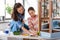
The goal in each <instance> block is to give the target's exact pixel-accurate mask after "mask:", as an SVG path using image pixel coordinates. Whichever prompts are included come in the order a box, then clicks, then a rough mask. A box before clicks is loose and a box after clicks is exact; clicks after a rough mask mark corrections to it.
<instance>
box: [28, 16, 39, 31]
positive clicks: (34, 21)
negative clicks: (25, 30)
mask: <svg viewBox="0 0 60 40" xmlns="http://www.w3.org/2000/svg"><path fill="white" fill-rule="evenodd" d="M28 26H29V27H31V26H32V27H33V28H34V29H35V30H36V31H38V16H37V15H36V16H35V17H34V18H32V17H29V18H28Z"/></svg>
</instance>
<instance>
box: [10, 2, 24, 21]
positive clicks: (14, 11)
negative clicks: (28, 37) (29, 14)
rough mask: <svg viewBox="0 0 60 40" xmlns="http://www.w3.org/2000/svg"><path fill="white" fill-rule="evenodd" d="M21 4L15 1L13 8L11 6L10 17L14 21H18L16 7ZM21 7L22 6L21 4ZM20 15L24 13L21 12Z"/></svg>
mask: <svg viewBox="0 0 60 40" xmlns="http://www.w3.org/2000/svg"><path fill="white" fill-rule="evenodd" d="M21 6H22V4H21V3H15V5H14V8H13V12H12V16H11V17H12V18H13V19H14V20H15V21H18V15H17V14H18V12H17V8H19V7H21ZM22 7H23V6H22ZM23 8H24V7H23ZM21 15H22V16H24V13H23V14H21Z"/></svg>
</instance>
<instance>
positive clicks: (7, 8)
mask: <svg viewBox="0 0 60 40" xmlns="http://www.w3.org/2000/svg"><path fill="white" fill-rule="evenodd" d="M6 11H7V13H9V14H11V11H12V7H11V6H9V5H7V6H6Z"/></svg>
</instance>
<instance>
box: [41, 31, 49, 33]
mask: <svg viewBox="0 0 60 40" xmlns="http://www.w3.org/2000/svg"><path fill="white" fill-rule="evenodd" d="M41 31H43V32H48V33H49V30H41Z"/></svg>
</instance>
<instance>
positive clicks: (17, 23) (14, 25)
mask: <svg viewBox="0 0 60 40" xmlns="http://www.w3.org/2000/svg"><path fill="white" fill-rule="evenodd" d="M18 17H19V18H21V19H23V18H24V16H22V15H20V14H18ZM23 26H24V24H23V23H22V22H21V21H20V20H18V21H15V20H13V19H12V21H11V22H10V28H12V29H11V31H12V32H14V31H17V28H21V27H23Z"/></svg>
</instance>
